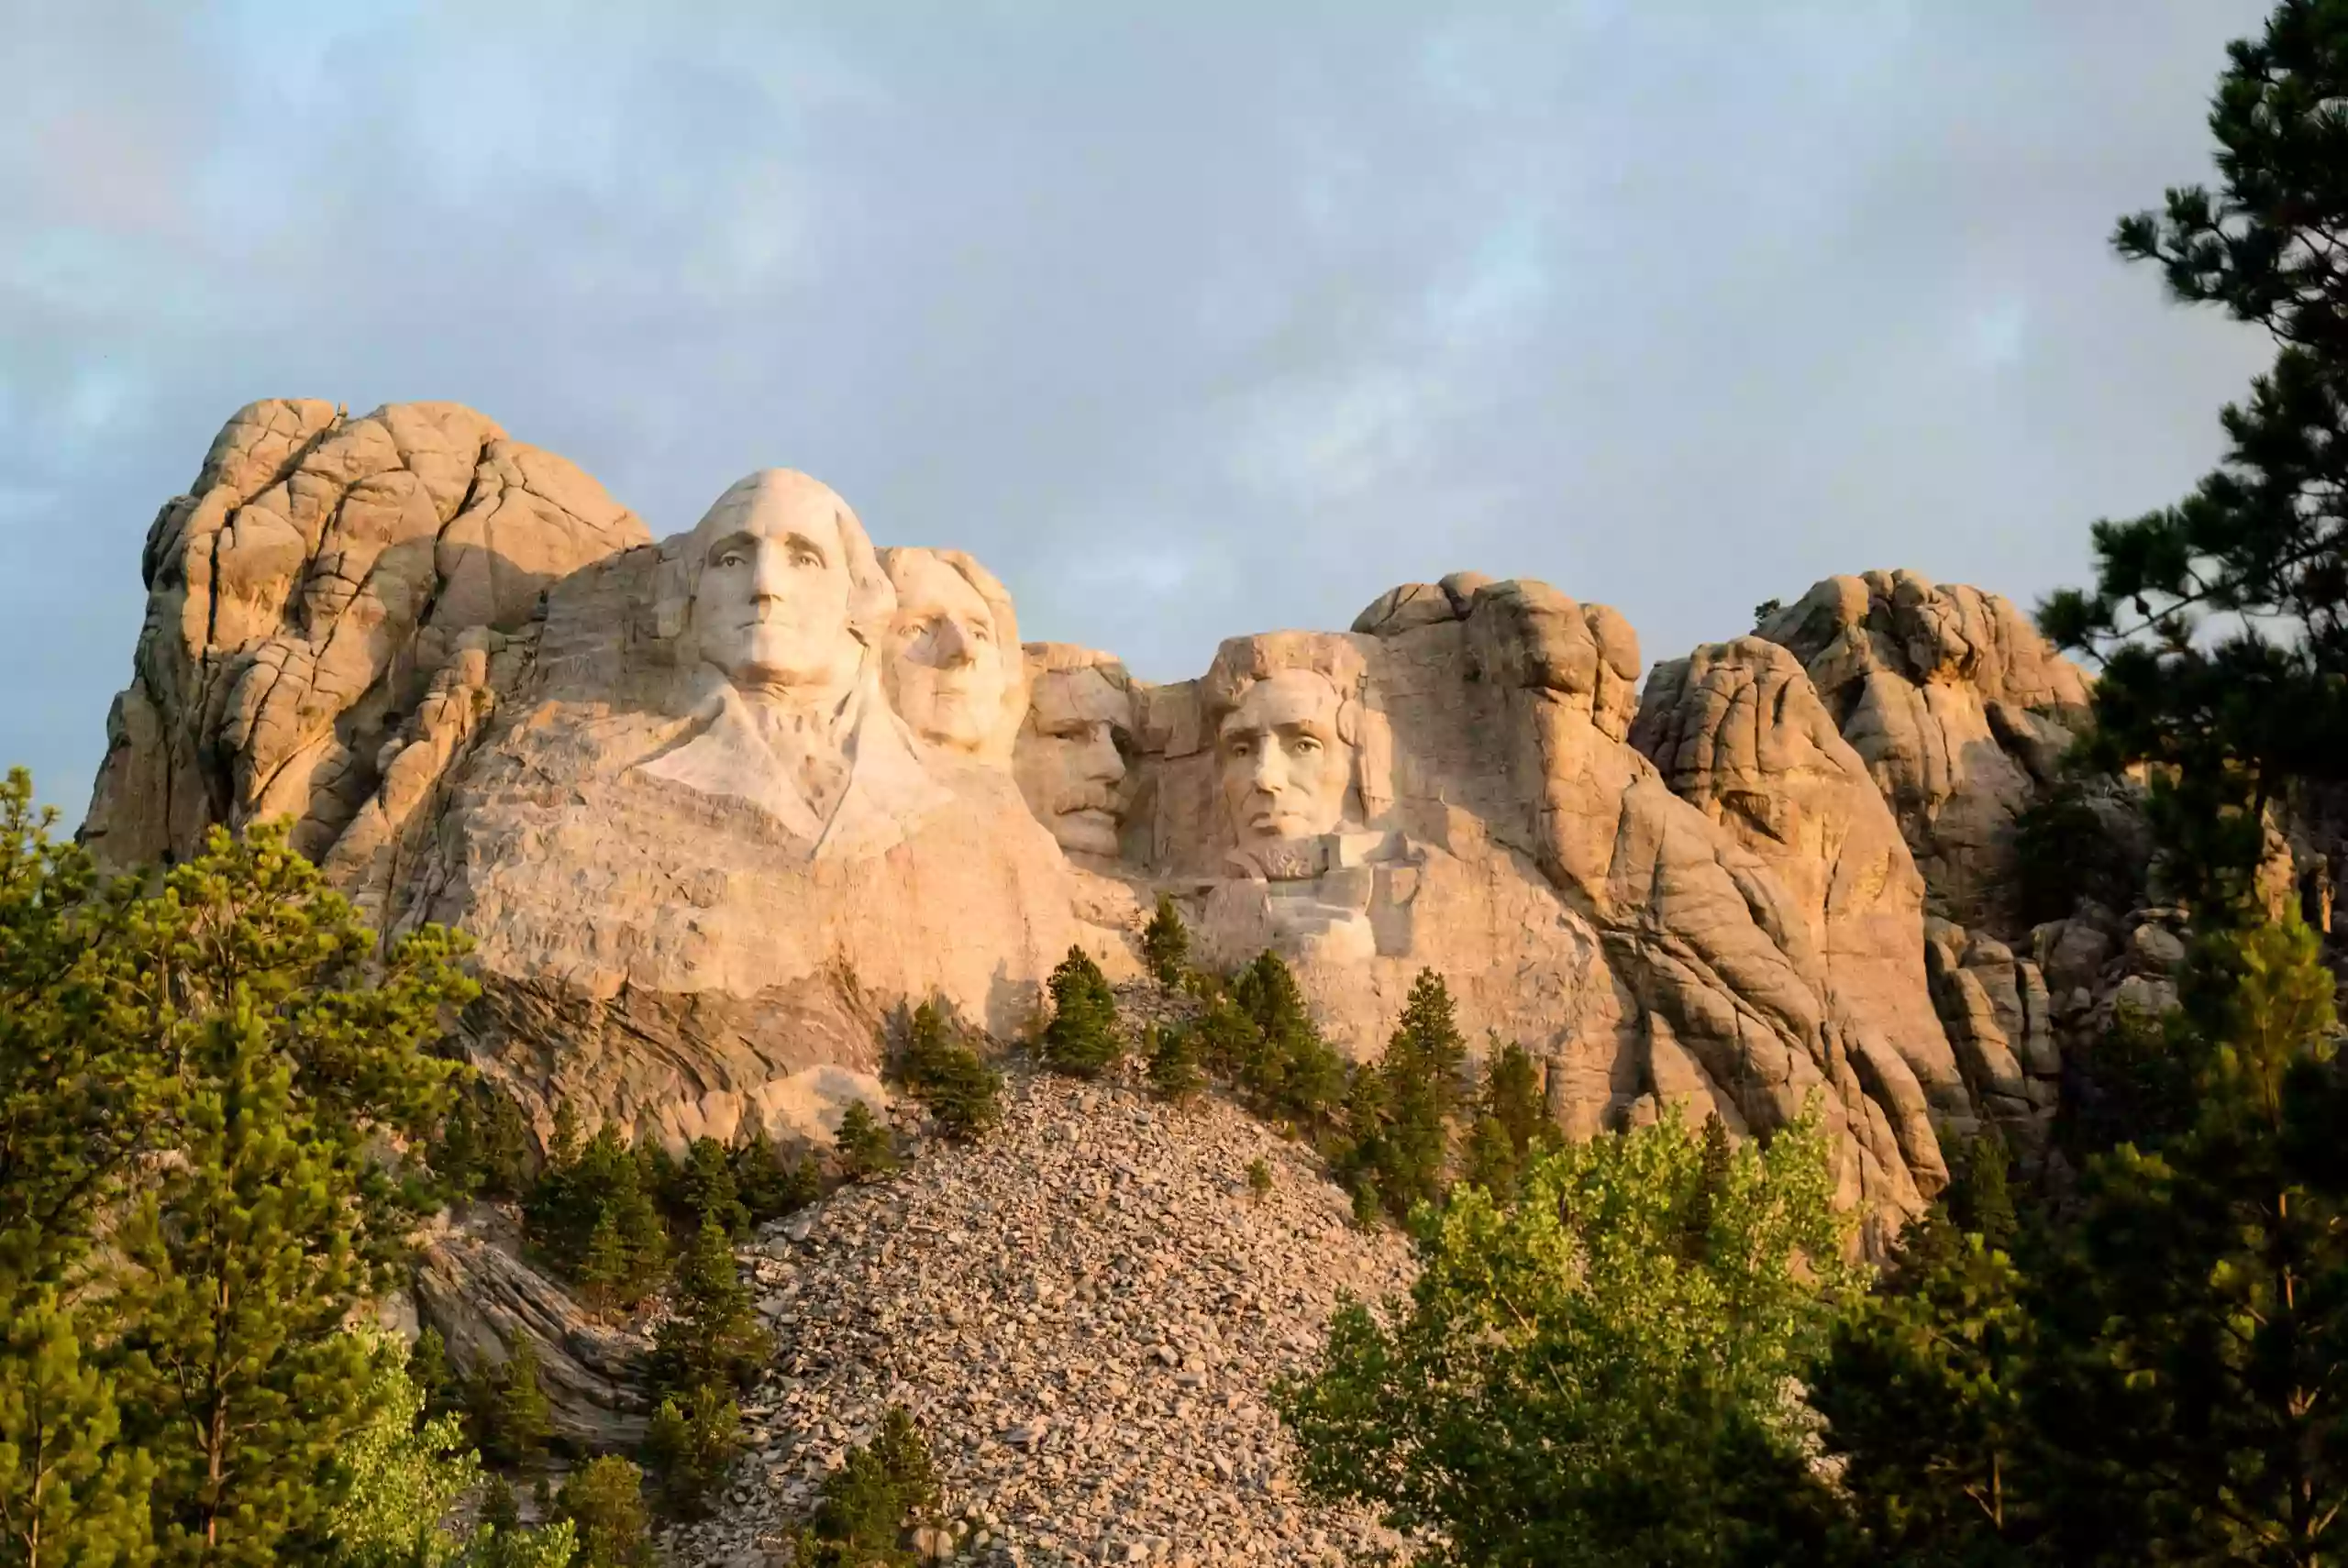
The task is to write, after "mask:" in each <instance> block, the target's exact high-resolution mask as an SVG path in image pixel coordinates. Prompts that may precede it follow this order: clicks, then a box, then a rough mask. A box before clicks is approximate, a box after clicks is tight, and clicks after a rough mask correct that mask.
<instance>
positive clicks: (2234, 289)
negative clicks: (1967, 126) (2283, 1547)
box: [2039, 0, 2348, 924]
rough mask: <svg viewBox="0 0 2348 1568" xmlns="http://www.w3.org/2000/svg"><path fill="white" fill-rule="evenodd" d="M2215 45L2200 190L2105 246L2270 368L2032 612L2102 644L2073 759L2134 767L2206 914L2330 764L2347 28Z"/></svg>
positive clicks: (2344, 724) (2294, 17) (2091, 644)
mask: <svg viewBox="0 0 2348 1568" xmlns="http://www.w3.org/2000/svg"><path fill="white" fill-rule="evenodd" d="M2229 53H2230V56H2231V60H2232V64H2231V67H2230V69H2229V70H2228V71H2227V72H2226V73H2225V75H2224V77H2223V78H2222V79H2221V82H2220V83H2219V87H2218V93H2217V97H2216V101H2215V103H2214V105H2213V106H2212V108H2211V111H2210V120H2209V124H2210V131H2211V133H2212V134H2213V135H2214V136H2215V138H2216V139H2217V143H2218V157H2217V161H2218V168H2219V171H2220V173H2221V177H2222V184H2221V188H2220V189H2219V190H2217V191H2216V192H2214V193H2213V192H2211V191H2210V190H2208V189H2205V188H2203V187H2201V186H2198V185H2193V186H2185V187H2181V188H2175V189H2172V190H2170V191H2169V192H2168V193H2167V200H2166V205H2165V211H2163V212H2159V213H2153V212H2145V213H2140V214H2137V215H2134V216H2132V217H2128V218H2124V219H2122V220H2121V223H2120V225H2119V226H2118V229H2117V231H2116V233H2115V235H2114V243H2115V244H2116V246H2117V247H2118V248H2119V250H2120V252H2121V255H2122V256H2124V257H2127V258H2129V259H2133V260H2143V261H2150V262H2152V263H2154V265H2156V266H2157V267H2158V268H2159V269H2160V271H2161V273H2162V275H2163V276H2164V278H2165V280H2166V282H2167V284H2168V287H2169V291H2170V293H2171V294H2172V295H2173V296H2174V297H2175V298H2176V299H2178V300H2179V301H2182V302H2185V303H2187V304H2213V305H2216V306H2218V307H2219V308H2221V309H2222V310H2223V311H2224V312H2225V313H2226V314H2227V315H2231V316H2232V317H2233V318H2234V319H2236V320H2238V321H2243V322H2247V323H2250V324H2253V325H2255V326H2262V327H2264V328H2265V329H2266V331H2267V332H2268V333H2269V334H2270V335H2271V336H2272V337H2273V338H2274V340H2275V342H2276V359H2275V362H2274V365H2273V367H2272V368H2271V369H2270V370H2268V372H2267V373H2266V374H2265V375H2264V376H2261V377H2258V378H2257V379H2255V380H2254V381H2253V382H2252V384H2251V392H2250V397H2249V400H2248V402H2247V403H2243V404H2238V405H2229V406H2228V407H2227V408H2226V409H2225V410H2224V411H2223V413H2222V414H2221V416H2220V417H2221V424H2222V425H2223V426H2224V429H2225V434H2226V437H2227V447H2226V453H2225V456H2224V458H2223V459H2222V461H2221V465H2220V467H2219V468H2218V469H2216V470H2215V471H2213V472H2211V473H2210V474H2209V475H2208V476H2207V477H2205V478H2204V479H2203V480H2201V481H2200V483H2199V485H2198V487H2197V488H2196V489H2195V491H2194V492H2193V493H2192V494H2191V495H2189V496H2187V498H2186V499H2185V500H2183V501H2181V502H2177V503H2176V505H2173V506H2169V507H2165V508H2163V509H2161V510H2159V511H2156V512H2153V513H2147V514H2145V515H2143V516H2141V517H2137V518H2134V519H2132V520H2129V521H2124V522H2114V521H2105V522H2100V523H2098V524H2096V525H2095V528H2094V546H2095V556H2096V583H2095V587H2094V588H2093V589H2092V590H2091V591H2076V590H2066V591H2063V592H2059V593H2056V594H2054V596H2052V597H2051V598H2049V599H2048V600H2047V601H2046V602H2044V603H2043V604H2042V605H2041V606H2040V609H2039V621H2040V624H2041V625H2042V626H2043V628H2044V629H2045V630H2046V632H2047V633H2048V635H2050V636H2052V637H2054V639H2055V640H2056V641H2057V642H2059V643H2061V644H2064V645H2066V646H2071V647H2075V648H2081V649H2087V650H2090V651H2092V652H2095V653H2098V654H2099V655H2101V656H2102V657H2103V660H2104V665H2103V670H2102V673H2101V676H2100V679H2099V680H2098V682H2097V686H2096V692H2095V713H2096V738H2095V743H2094V748H2093V756H2094V760H2095V761H2096V762H2097V763H2098V764H2099V765H2100V766H2102V767H2106V768H2116V767H2119V766H2121V765H2123V764H2128V763H2135V762H2146V763H2151V764H2154V770H2153V773H2152V793H2151V807H2152V814H2153V823H2154V831H2155V834H2156V836H2157V837H2158V838H2159V839H2160V841H2161V842H2162V844H2163V845H2164V847H2165V849H2166V850H2167V851H2168V852H2169V859H2168V861H2167V862H2166V863H2165V866H2164V871H2163V875H2164V878H2165V879H2167V880H2169V881H2170V882H2172V883H2173V884H2175V885H2176V886H2177V887H2178V888H2179V889H2180V890H2181V893H2182V895H2183V897H2184V898H2185V900H2186V901H2187V902H2188V903H2189V904H2191V905H2192V906H2193V907H2194V908H2195V909H2196V911H2197V912H2198V916H2199V917H2200V918H2201V919H2202V920H2203V922H2204V923H2205V924H2206V923H2208V922H2211V921H2214V920H2218V919H2221V918H2227V917H2230V916H2235V915H2239V914H2242V913H2243V912H2245V911H2247V908H2248V905H2249V903H2250V901H2251V900H2250V880H2251V875H2252V870H2253V867H2254V865H2255V862H2256V859H2257V856H2258V852H2259V845H2260V839H2261V831H2262V819H2263V818H2264V816H2265V808H2266V807H2267V806H2268V805H2269V804H2270V803H2272V802H2275V801H2279V800H2281V799H2282V798H2283V797H2284V794H2285V793H2286V792H2287V790H2289V789H2290V788H2292V787H2293V786H2294V785H2295V784H2296V783H2297V782H2298V781H2302V780H2315V779H2337V778H2340V777H2341V776H2342V766H2343V765H2342V758H2343V757H2348V745H2343V744H2342V743H2343V741H2348V679H2343V677H2348V487H2343V485H2342V482H2341V480H2342V472H2341V454H2342V452H2343V451H2348V440H2343V436H2348V271H2343V270H2342V268H2341V267H2340V265H2339V264H2338V261H2337V259H2336V258H2337V257H2338V256H2339V254H2340V253H2341V250H2342V246H2343V244H2348V186H2343V185H2342V182H2341V181H2340V178H2339V174H2338V171H2339V168H2340V160H2341V156H2342V150H2343V143H2348V134H2343V131H2342V123H2341V119H2340V115H2339V110H2338V105H2339V103H2340V101H2341V99H2342V96H2343V95H2348V27H2343V26H2342V20H2341V10H2340V6H2339V3H2338V0H2283V3H2282V4H2280V5H2278V6H2276V8H2275V10H2274V12H2273V13H2272V15H2271V17H2269V19H2268V22H2267V25H2266V28H2265V34H2264V36H2263V37H2260V38H2258V39H2245V40H2242V41H2239V42H2236V43H2234V44H2233V45H2232V46H2231V47H2230V50H2229ZM2213 625H2214V626H2215V627H2216V628H2219V630H2217V632H2216V634H2215V635H2210V628H2211V626H2213Z"/></svg>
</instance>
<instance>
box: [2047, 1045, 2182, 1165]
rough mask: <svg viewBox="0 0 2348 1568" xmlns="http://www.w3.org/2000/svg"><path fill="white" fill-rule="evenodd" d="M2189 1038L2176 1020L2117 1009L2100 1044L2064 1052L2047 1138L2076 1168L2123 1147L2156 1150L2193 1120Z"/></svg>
mask: <svg viewBox="0 0 2348 1568" xmlns="http://www.w3.org/2000/svg"><path fill="white" fill-rule="evenodd" d="M2194 1038H2195V1033H2194V1028H2193V1023H2192V1021H2191V1020H2190V1019H2187V1018H2186V1017H2184V1016H2182V1015H2181V1014H2177V1013H2170V1014H2168V1015H2166V1016H2154V1015H2152V1014H2149V1013H2146V1012H2144V1011H2143V1010H2139V1009H2136V1008H2132V1007H2122V1008H2121V1009H2119V1010H2117V1011H2116V1012H2115V1013H2114V1015H2113V1017H2112V1020H2111V1022H2110V1026H2109V1027H2108V1028H2106V1029H2105V1031H2104V1032H2103V1034H2102V1036H2101V1037H2100V1038H2099V1039H2097V1040H2096V1041H2095V1042H2094V1043H2092V1044H2090V1045H2088V1047H2086V1048H2085V1049H2083V1050H2077V1049H2075V1050H2072V1051H2070V1052H2068V1053H2066V1058H2065V1062H2064V1067H2065V1069H2066V1082H2065V1084H2064V1093H2063V1102H2062V1104H2061V1105H2060V1106H2058V1107H2057V1108H2056V1111H2055V1122H2054V1132H2055V1138H2056V1141H2057V1142H2058V1143H2059V1144H2060V1145H2061V1147H2062V1148H2063V1150H2064V1152H2065V1153H2066V1154H2067V1155H2068V1156H2069V1157H2070V1158H2071V1160H2072V1161H2073V1162H2074V1163H2075V1164H2085V1163H2086V1161H2087V1160H2088V1158H2090V1157H2091V1156H2093V1155H2096V1154H2106V1153H2109V1152H2110V1150H2112V1149H2114V1148H2116V1147H2118V1146H2119V1145H2120V1144H2122V1143H2133V1144H2135V1145H2136V1146H2138V1147H2139V1148H2143V1149H2153V1148H2157V1147H2159V1146H2160V1145H2161V1144H2162V1143H2165V1142H2167V1140H2168V1139H2170V1138H2172V1137H2174V1136H2176V1134H2177V1133H2178V1132H2182V1131H2184V1130H2185V1128H2186V1127H2187V1125H2188V1124H2189V1123H2190V1121H2191V1120H2192V1110H2193V1070H2192V1066H2191V1062H2192V1059H2193V1055H2194V1046H2193V1041H2194Z"/></svg>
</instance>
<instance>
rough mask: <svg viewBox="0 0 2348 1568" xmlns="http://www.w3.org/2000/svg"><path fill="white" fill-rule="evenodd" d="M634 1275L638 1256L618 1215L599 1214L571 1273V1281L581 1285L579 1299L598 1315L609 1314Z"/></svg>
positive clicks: (616, 1306) (626, 1289)
mask: <svg viewBox="0 0 2348 1568" xmlns="http://www.w3.org/2000/svg"><path fill="white" fill-rule="evenodd" d="M635 1277H636V1260H635V1259H634V1257H633V1256H631V1255H630V1253H629V1251H628V1245H627V1242H626V1241H625V1240H624V1239H623V1238H622V1237H621V1235H620V1222H619V1216H617V1215H616V1214H612V1213H608V1212H607V1213H604V1214H602V1215H599V1216H597V1218H596V1220H595V1229H594V1231H593V1234H591V1235H590V1236H589V1237H588V1238H587V1253H586V1255H585V1256H583V1257H581V1259H580V1260H579V1266H578V1267H577V1268H575V1269H573V1270H572V1271H571V1275H570V1279H571V1283H572V1284H573V1285H575V1286H578V1287H579V1299H580V1300H581V1302H582V1303H584V1304H585V1306H586V1308H587V1309H588V1310H589V1311H590V1312H592V1313H593V1314H594V1315H595V1316H596V1317H597V1318H598V1319H602V1318H604V1317H607V1316H609V1315H610V1314H611V1313H612V1312H613V1311H614V1310H615V1309H617V1308H618V1307H619V1305H620V1302H621V1300H622V1298H623V1297H626V1295H627V1292H628V1285H629V1282H630V1281H631V1280H633V1279H634V1278H635Z"/></svg>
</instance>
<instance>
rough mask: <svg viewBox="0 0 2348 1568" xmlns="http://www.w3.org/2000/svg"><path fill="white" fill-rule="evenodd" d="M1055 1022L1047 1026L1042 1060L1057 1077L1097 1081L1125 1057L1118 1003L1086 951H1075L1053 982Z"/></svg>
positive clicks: (1071, 950)
mask: <svg viewBox="0 0 2348 1568" xmlns="http://www.w3.org/2000/svg"><path fill="white" fill-rule="evenodd" d="M1047 984H1048V985H1049V988H1050V989H1051V993H1052V1019H1051V1021H1050V1022H1049V1023H1047V1024H1046V1025H1045V1026H1044V1038H1043V1042H1042V1049H1041V1051H1040V1052H1039V1055H1041V1056H1042V1057H1043V1061H1044V1065H1045V1066H1047V1067H1050V1068H1051V1069H1052V1070H1053V1071H1055V1072H1061V1073H1069V1074H1073V1075H1075V1076H1076V1077H1084V1078H1090V1077H1099V1076H1100V1075H1101V1074H1102V1073H1104V1072H1106V1071H1108V1070H1109V1069H1110V1068H1111V1067H1113V1066H1116V1065H1117V1061H1118V1059H1119V1058H1120V1057H1122V1056H1123V1055H1124V1051H1125V1045H1124V1035H1123V1034H1122V1033H1121V1032H1119V1029H1118V1026H1117V998H1116V995H1115V993H1114V992H1113V991H1111V990H1110V988H1109V981H1108V978H1107V977H1105V976H1103V975H1102V973H1101V966H1099V965H1098V964H1095V963H1094V962H1093V961H1092V959H1091V955H1088V954H1087V953H1086V952H1085V951H1084V949H1083V948H1081V947H1070V948H1069V950H1068V956H1067V957H1065V958H1063V959H1061V960H1060V962H1059V965H1058V967H1056V968H1054V969H1053V970H1052V973H1051V977H1050V979H1049V981H1048V982H1047Z"/></svg>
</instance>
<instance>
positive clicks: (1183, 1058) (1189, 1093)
mask: <svg viewBox="0 0 2348 1568" xmlns="http://www.w3.org/2000/svg"><path fill="white" fill-rule="evenodd" d="M1145 1044H1146V1050H1147V1051H1148V1054H1149V1087H1150V1088H1151V1089H1152V1090H1154V1091H1155V1092H1156V1093H1157V1095H1158V1096H1159V1097H1160V1098H1162V1099H1169V1100H1172V1101H1173V1102H1174V1103H1176V1104H1177V1105H1180V1104H1181V1103H1183V1102H1184V1101H1186V1100H1189V1099H1192V1098H1194V1097H1195V1096H1196V1095H1197V1094H1198V1092H1199V1090H1200V1089H1202V1088H1204V1087H1205V1085H1206V1075H1205V1074H1203V1073H1202V1072H1201V1071H1200V1070H1199V1063H1198V1055H1197V1053H1196V1052H1195V1051H1193V1050H1192V1049H1191V1032H1190V1031H1189V1030H1187V1029H1184V1028H1183V1027H1181V1026H1180V1024H1171V1025H1168V1026H1166V1027H1163V1028H1161V1027H1159V1026H1157V1025H1156V1024H1152V1025H1151V1026H1150V1029H1149V1032H1148V1034H1147V1035H1146V1037H1145Z"/></svg>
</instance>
